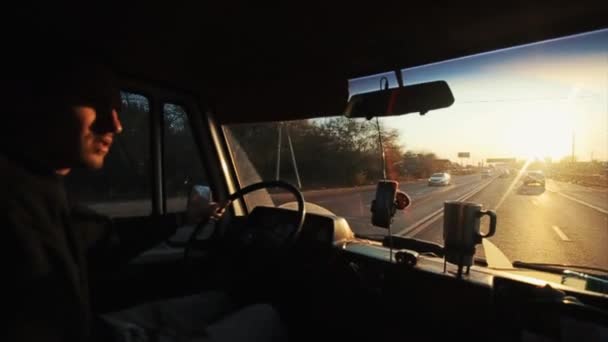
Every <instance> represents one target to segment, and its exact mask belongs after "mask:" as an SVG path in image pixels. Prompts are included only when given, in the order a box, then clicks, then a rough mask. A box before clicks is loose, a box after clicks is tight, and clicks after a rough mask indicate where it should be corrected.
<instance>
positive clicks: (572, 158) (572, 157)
mask: <svg viewBox="0 0 608 342" xmlns="http://www.w3.org/2000/svg"><path fill="white" fill-rule="evenodd" d="M570 159H571V160H572V162H573V163H574V130H572V156H571V157H570Z"/></svg>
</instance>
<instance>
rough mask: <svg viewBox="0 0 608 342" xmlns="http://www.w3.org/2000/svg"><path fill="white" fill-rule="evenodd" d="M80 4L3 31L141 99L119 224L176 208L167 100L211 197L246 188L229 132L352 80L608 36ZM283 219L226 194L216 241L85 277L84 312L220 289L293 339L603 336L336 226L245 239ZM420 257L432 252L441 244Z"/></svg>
mask: <svg viewBox="0 0 608 342" xmlns="http://www.w3.org/2000/svg"><path fill="white" fill-rule="evenodd" d="M82 6H84V5H81V7H82ZM88 6H92V7H87V8H86V9H85V8H79V7H78V6H75V7H62V6H59V5H56V4H52V5H51V4H39V5H35V6H34V5H32V6H31V7H27V6H24V8H19V9H16V10H15V11H13V12H11V13H12V14H13V19H18V20H16V21H15V22H17V21H18V22H19V23H18V25H19V27H21V28H22V30H12V31H11V32H16V33H18V34H19V36H18V37H17V39H16V41H20V42H23V41H24V40H25V41H28V42H31V43H32V44H38V43H40V44H41V43H42V41H44V42H45V45H42V44H41V45H40V46H48V43H49V42H53V43H55V42H56V43H57V44H58V46H59V45H61V46H68V47H71V48H74V49H78V48H80V47H86V48H87V49H94V51H98V52H99V54H100V55H102V56H104V57H105V58H107V60H108V61H110V62H111V65H112V66H113V68H114V69H115V71H116V72H117V73H118V74H119V76H120V79H121V88H122V89H123V91H125V92H129V93H133V94H140V95H143V96H145V98H146V99H147V101H148V107H147V108H148V110H147V112H148V115H149V119H148V120H147V121H146V123H145V124H142V125H143V127H137V129H140V130H141V131H145V132H147V133H146V140H147V141H146V145H145V146H147V147H145V148H144V149H145V150H146V151H149V152H146V153H149V158H150V160H151V161H152V162H151V163H149V164H148V165H150V168H149V169H148V170H146V171H145V174H146V175H148V177H149V178H148V189H149V196H148V197H147V198H146V201H147V203H149V204H148V210H144V211H143V212H140V211H137V210H133V211H130V210H129V209H128V208H127V209H124V210H123V211H122V212H121V213H120V215H117V217H116V218H115V220H116V222H117V223H119V224H124V225H128V224H129V222H130V220H136V219H137V217H138V216H144V215H158V214H163V213H165V212H169V211H171V210H172V209H171V207H172V204H171V203H170V201H169V200H168V197H169V195H168V194H167V191H166V189H167V187H168V184H167V183H166V180H164V178H163V175H166V174H167V173H168V172H169V171H168V170H167V169H166V167H165V160H167V159H169V158H171V155H172V154H175V153H183V152H178V151H172V150H170V149H168V147H167V146H169V145H168V142H167V141H165V140H164V136H163V133H162V132H163V130H164V129H165V128H166V127H164V126H163V125H166V122H164V121H163V119H162V116H163V105H164V104H172V105H176V106H179V107H180V108H183V109H184V112H185V113H186V114H187V115H186V117H187V120H188V125H189V127H190V129H191V138H189V139H191V140H192V147H191V148H190V149H189V150H188V151H189V152H188V153H190V154H188V155H187V158H193V159H199V160H200V165H201V168H202V169H203V170H204V173H205V181H206V182H205V184H202V185H206V186H209V187H210V189H211V191H212V193H213V197H214V199H216V200H220V201H221V200H225V199H227V198H228V197H229V196H230V194H233V193H234V192H236V191H238V190H239V189H242V188H243V185H242V184H240V182H239V175H238V174H237V172H236V171H235V166H234V163H233V161H232V155H231V151H230V149H229V147H228V145H227V143H226V137H225V135H224V134H225V132H224V131H223V130H222V127H223V125H228V124H236V123H248V122H265V121H278V120H295V119H305V118H312V117H319V116H332V115H339V114H340V113H342V112H343V111H344V108H345V106H346V103H347V101H348V97H349V93H348V86H347V84H348V80H349V79H351V78H355V77H361V76H365V75H370V74H374V73H378V72H387V71H393V70H397V69H399V68H404V67H409V66H416V65H422V64H428V63H433V62H438V61H442V60H446V59H450V58H458V57H461V56H466V55H471V54H474V53H481V52H485V51H491V50H495V49H499V48H506V47H510V46H515V45H518V44H525V43H530V42H535V41H540V40H545V39H551V38H556V37H560V36H564V35H568V34H575V33H579V32H586V31H591V30H596V29H600V28H606V27H608V20H607V18H608V5H606V4H605V3H603V2H576V3H569V4H568V5H567V6H558V5H553V4H547V5H542V4H539V3H530V2H526V3H519V4H513V5H510V6H507V5H506V4H504V5H502V6H493V5H489V4H485V5H483V6H480V5H474V6H473V5H470V6H467V5H465V4H460V3H458V4H456V3H454V4H450V5H448V6H440V5H433V4H424V5H423V4H417V5H416V6H414V5H413V4H409V3H401V4H399V5H396V4H395V5H380V4H366V5H362V6H357V5H356V4H352V3H351V4H348V5H338V4H333V3H332V4H325V5H323V6H318V7H313V6H312V5H311V4H309V3H306V4H287V3H285V4H282V5H278V6H263V5H262V4H256V5H252V4H240V3H238V2H225V3H221V2H213V3H198V4H185V3H146V4H145V5H144V4H133V3H128V4H120V5H113V6H110V5H107V4H106V5H95V6H93V5H88ZM13 38H15V37H13ZM44 53H48V51H46V52H45V51H41V55H40V58H44ZM172 146H173V147H172V148H177V147H179V145H175V144H174V145H172ZM268 153H273V152H272V151H269V152H268ZM268 181H270V180H268ZM191 185H193V183H189V184H188V186H191ZM304 200H306V199H304ZM179 205H181V206H182V207H181V208H183V206H184V203H181V204H177V205H176V206H177V207H179ZM294 215H295V212H294V211H289V210H287V211H286V210H280V209H274V210H273V209H268V208H263V207H262V208H260V207H258V208H256V209H253V208H250V207H248V206H247V203H246V201H243V200H235V202H234V203H233V205H232V206H230V208H229V211H228V213H227V214H226V217H225V218H224V219H223V220H221V221H220V222H218V223H217V224H216V226H215V227H214V228H213V229H214V231H216V232H217V233H215V234H213V235H212V237H211V238H209V239H207V240H205V241H198V243H197V244H195V246H194V249H196V251H195V252H194V253H193V254H192V255H193V256H191V257H189V258H188V259H187V260H186V259H185V258H184V256H183V250H184V243H183V241H182V242H171V241H168V242H167V243H166V245H165V246H164V249H162V250H156V251H154V250H152V251H147V252H146V253H144V254H142V255H139V256H137V257H135V258H134V259H133V260H132V261H131V262H129V263H127V264H125V265H124V266H123V267H122V268H120V269H111V270H105V271H103V272H98V273H96V274H93V275H92V277H93V279H94V280H92V281H91V282H90V284H91V287H92V288H91V296H92V301H93V308H94V310H95V311H96V312H98V313H104V312H111V311H115V310H120V309H122V308H126V307H129V306H131V305H135V304H138V303H142V302H144V301H148V300H154V299H162V298H170V297H174V296H181V295H187V294H193V293H197V292H201V291H205V290H218V289H219V290H222V291H228V292H229V293H230V294H231V295H233V296H234V297H235V298H238V300H239V302H241V303H243V304H245V303H252V302H268V303H272V304H274V305H275V306H276V307H277V308H278V309H279V312H280V313H281V316H282V318H283V319H284V321H285V322H286V324H287V326H288V328H289V330H290V336H291V337H292V339H293V340H298V341H300V340H301V341H307V340H311V339H320V338H324V339H328V338H329V339H331V340H333V339H336V340H366V341H367V340H382V341H384V340H386V341H389V340H392V341H394V340H410V339H424V340H437V339H443V338H446V337H447V338H449V339H453V340H459V339H466V340H471V339H472V340H496V341H519V340H521V341H524V340H529V338H530V336H546V337H547V338H550V340H566V339H565V336H564V335H563V334H561V333H560V331H561V330H560V329H561V327H562V324H564V323H563V322H564V320H563V318H562V316H561V315H562V314H565V313H567V314H571V315H572V317H575V318H576V319H577V320H582V321H585V320H589V322H594V323H598V322H599V324H601V325H604V326H606V324H607V321H606V318H607V316H606V315H605V312H606V310H608V297H606V296H602V295H591V294H585V293H583V294H580V293H577V294H576V297H577V299H578V300H579V301H581V302H582V303H584V304H586V305H589V306H590V307H593V308H596V309H594V310H587V309H581V308H580V307H579V306H575V307H574V308H572V307H571V306H567V305H563V301H562V300H561V299H559V300H558V299H556V298H557V297H555V296H554V294H555V293H554V291H553V290H552V289H550V288H545V287H541V286H537V285H535V284H532V283H528V282H526V281H522V280H518V279H517V278H512V277H508V276H504V275H503V276H500V275H496V274H493V273H491V272H490V271H487V272H484V271H479V272H478V273H476V274H477V276H476V277H475V279H470V280H467V281H464V280H462V279H457V278H456V277H454V276H453V275H450V274H445V273H443V272H441V268H442V263H441V261H438V262H426V263H424V262H419V264H418V266H417V267H410V266H408V265H407V263H396V262H389V261H387V260H384V259H382V258H375V257H372V256H370V255H371V254H370V253H360V252H357V251H354V250H345V249H343V248H339V247H337V246H336V244H334V238H335V237H336V236H338V235H339V231H340V230H339V226H340V224H342V223H341V221H340V220H339V218H335V217H330V216H324V215H321V214H315V213H312V212H311V213H308V214H307V215H306V216H305V218H304V224H303V229H302V233H301V234H300V235H299V239H298V241H297V242H295V243H290V244H287V243H283V242H284V241H282V240H280V239H278V240H277V238H276V236H275V235H271V234H269V235H268V236H266V237H265V239H266V240H264V241H265V243H262V244H260V245H255V244H247V243H246V242H243V239H244V237H243V236H244V235H245V232H248V231H250V230H254V229H256V228H259V227H265V228H268V227H270V228H269V229H270V230H272V229H274V228H276V227H273V222H274V224H276V222H285V221H290V220H294V219H297V217H295V216H294ZM324 233H325V234H327V236H329V237H327V238H323V237H320V236H322V235H323V234H324ZM140 234H146V232H145V231H142V232H140ZM332 237H333V238H332ZM369 248H370V249H385V248H386V244H384V245H383V244H374V245H373V246H371V247H369ZM404 248H408V246H406V247H404ZM416 248H417V249H418V250H422V251H425V252H437V253H441V246H434V245H431V244H429V245H424V244H420V245H418V246H416ZM560 298H561V297H560ZM569 317H570V316H569ZM530 340H531V339H530Z"/></svg>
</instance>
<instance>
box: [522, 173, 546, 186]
mask: <svg viewBox="0 0 608 342" xmlns="http://www.w3.org/2000/svg"><path fill="white" fill-rule="evenodd" d="M522 182H523V184H524V185H525V186H540V187H542V188H544V187H545V173H544V172H543V171H540V170H529V171H526V172H525V174H524V175H523V177H522Z"/></svg>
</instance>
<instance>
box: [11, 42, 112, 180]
mask: <svg viewBox="0 0 608 342" xmlns="http://www.w3.org/2000/svg"><path fill="white" fill-rule="evenodd" d="M71 52H72V54H71V55H70V56H62V58H47V57H44V56H41V57H40V59H41V61H40V62H38V61H35V62H34V63H35V64H32V65H31V67H30V68H28V69H27V71H26V72H24V73H21V74H19V75H17V76H18V77H17V78H16V80H15V88H14V91H15V98H14V99H13V100H14V101H16V102H13V106H11V107H12V108H11V109H12V113H13V115H11V116H10V118H9V119H8V121H9V124H8V127H9V129H10V130H11V132H10V133H9V134H8V135H5V137H6V136H9V137H12V140H13V141H7V139H3V140H4V141H3V144H4V145H5V146H4V149H5V150H7V149H8V150H10V151H11V152H13V153H19V152H20V151H19V150H20V149H22V151H21V152H23V153H24V154H28V158H30V159H32V158H36V159H38V160H39V161H41V162H43V163H44V164H46V165H45V166H47V167H50V168H52V169H53V170H69V169H71V168H74V167H86V168H91V169H99V168H101V167H102V166H103V163H104V160H105V157H106V156H107V154H108V152H109V151H110V148H111V146H112V143H113V140H114V138H115V135H116V134H119V133H120V132H121V131H122V125H121V122H120V120H119V116H118V111H119V110H120V93H119V90H118V88H117V85H116V81H115V77H114V75H113V73H112V71H111V70H110V68H108V67H107V66H106V65H104V64H103V63H101V62H100V61H99V60H98V59H97V58H96V57H95V56H94V55H92V54H89V53H87V54H84V53H77V52H76V53H74V52H73V51H71ZM42 59H43V60H42ZM36 62H37V63H36ZM5 121H6V120H5Z"/></svg>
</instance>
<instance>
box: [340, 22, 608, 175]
mask: <svg viewBox="0 0 608 342" xmlns="http://www.w3.org/2000/svg"><path fill="white" fill-rule="evenodd" d="M402 75H403V79H404V83H405V85H408V84H416V83H421V82H428V81H435V80H445V81H447V83H448V85H449V86H450V88H451V89H452V92H453V94H454V98H455V103H454V104H453V105H452V106H451V107H449V108H444V109H440V110H435V111H430V112H428V113H427V114H426V115H425V116H420V115H418V114H409V115H403V116H393V117H385V118H382V119H381V123H382V125H383V126H385V127H386V128H395V129H397V130H398V131H399V132H400V135H401V143H402V145H403V146H404V147H405V148H406V149H407V150H415V151H428V152H434V153H436V154H437V155H438V156H439V157H440V158H446V159H451V160H458V158H457V154H458V152H470V154H471V159H469V160H468V161H466V162H468V163H471V164H477V163H478V162H479V161H481V160H485V159H487V158H518V159H527V158H539V159H545V158H547V157H548V158H551V159H553V160H555V161H557V160H559V159H561V158H562V157H565V156H570V155H571V154H572V146H573V143H574V154H575V156H576V158H577V159H578V160H581V161H585V160H590V159H591V158H593V159H595V160H602V161H606V160H608V29H605V30H599V31H593V32H589V33H585V34H580V35H575V36H569V37H564V38H560V39H554V40H550V41H545V42H539V43H534V44H528V45H523V46H519V47H513V48H509V49H503V50H498V51H494V52H489V53H484V54H479V55H473V56H467V57H463V58H458V59H454V60H449V61H444V62H439V63H433V64H428V65H423V66H418V67H413V68H408V69H404V70H402ZM383 76H386V77H387V78H388V80H389V86H390V87H396V86H397V82H396V78H395V77H394V74H393V73H386V74H378V75H373V76H368V77H362V78H358V79H353V80H351V81H350V94H351V95H354V94H356V93H362V92H368V91H374V90H378V89H379V88H380V79H381V78H382V77H383Z"/></svg>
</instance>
